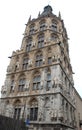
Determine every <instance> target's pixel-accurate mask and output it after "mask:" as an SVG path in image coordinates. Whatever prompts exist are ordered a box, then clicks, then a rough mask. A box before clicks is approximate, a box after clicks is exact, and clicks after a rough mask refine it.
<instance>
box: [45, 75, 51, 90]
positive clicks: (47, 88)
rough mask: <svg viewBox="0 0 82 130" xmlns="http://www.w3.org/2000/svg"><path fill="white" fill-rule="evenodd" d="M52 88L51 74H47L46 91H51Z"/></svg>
mask: <svg viewBox="0 0 82 130" xmlns="http://www.w3.org/2000/svg"><path fill="white" fill-rule="evenodd" d="M50 88H51V73H47V86H46V90H47V91H48V90H50Z"/></svg>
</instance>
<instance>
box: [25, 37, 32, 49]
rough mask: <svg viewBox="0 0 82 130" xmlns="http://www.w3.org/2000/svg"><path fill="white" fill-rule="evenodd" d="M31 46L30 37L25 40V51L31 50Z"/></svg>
mask: <svg viewBox="0 0 82 130" xmlns="http://www.w3.org/2000/svg"><path fill="white" fill-rule="evenodd" d="M31 48H32V38H30V39H28V40H27V45H26V51H27V52H29V51H31Z"/></svg>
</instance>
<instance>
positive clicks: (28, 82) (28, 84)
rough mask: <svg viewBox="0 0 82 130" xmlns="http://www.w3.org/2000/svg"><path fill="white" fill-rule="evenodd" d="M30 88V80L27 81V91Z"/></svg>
mask: <svg viewBox="0 0 82 130" xmlns="http://www.w3.org/2000/svg"><path fill="white" fill-rule="evenodd" d="M29 86H30V80H28V81H26V84H25V89H26V90H29Z"/></svg>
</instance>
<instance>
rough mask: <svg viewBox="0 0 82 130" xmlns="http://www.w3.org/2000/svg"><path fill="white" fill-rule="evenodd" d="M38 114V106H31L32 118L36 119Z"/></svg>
mask: <svg viewBox="0 0 82 130" xmlns="http://www.w3.org/2000/svg"><path fill="white" fill-rule="evenodd" d="M37 116H38V107H34V108H30V120H31V121H36V120H37Z"/></svg>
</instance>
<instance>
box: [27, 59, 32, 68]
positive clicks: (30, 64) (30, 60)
mask: <svg viewBox="0 0 82 130" xmlns="http://www.w3.org/2000/svg"><path fill="white" fill-rule="evenodd" d="M28 65H29V67H31V66H32V59H29V61H28Z"/></svg>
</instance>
